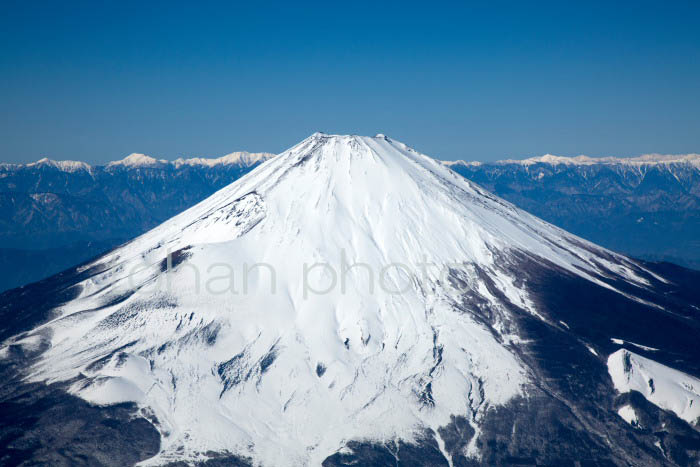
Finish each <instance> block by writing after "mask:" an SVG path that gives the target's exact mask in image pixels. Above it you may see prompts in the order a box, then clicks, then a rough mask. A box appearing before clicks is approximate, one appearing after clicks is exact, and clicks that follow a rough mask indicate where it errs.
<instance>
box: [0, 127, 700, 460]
mask: <svg viewBox="0 0 700 467" xmlns="http://www.w3.org/2000/svg"><path fill="white" fill-rule="evenodd" d="M698 281H700V273H696V272H692V271H689V270H685V269H683V268H680V267H676V266H672V265H669V264H653V263H644V262H640V261H636V260H633V259H630V258H627V257H625V256H622V255H619V254H616V253H613V252H611V251H608V250H606V249H603V248H601V247H598V246H596V245H594V244H591V243H589V242H587V241H585V240H582V239H580V238H578V237H575V236H573V235H571V234H568V233H567V232H565V231H563V230H561V229H559V228H556V227H554V226H552V225H550V224H548V223H546V222H544V221H542V220H540V219H538V218H536V217H534V216H532V215H530V214H528V213H526V212H524V211H522V210H520V209H518V208H516V207H514V206H513V205H511V204H510V203H507V202H505V201H503V200H501V199H499V198H497V197H495V196H493V195H491V194H490V193H488V192H487V191H485V190H483V189H481V188H480V187H478V186H476V185H475V184H473V183H471V182H469V181H467V180H465V179H464V178H462V177H461V176H459V175H457V174H455V173H454V172H452V171H451V170H450V169H449V168H447V167H445V166H444V165H442V164H441V163H439V162H437V161H435V160H433V159H431V158H429V157H427V156H425V155H422V154H419V153H417V152H416V151H414V150H412V149H411V148H409V147H407V146H406V145H404V144H402V143H399V142H397V141H395V140H392V139H390V138H388V137H385V136H383V135H377V136H376V137H362V136H344V135H326V134H321V133H317V134H314V135H312V136H310V137H309V138H307V139H305V140H304V141H302V142H301V143H299V144H297V145H296V146H294V147H292V148H291V149H289V150H287V151H285V152H284V153H282V154H280V155H279V156H278V157H275V158H272V159H270V160H268V161H266V162H265V163H263V164H262V165H260V166H259V167H258V168H256V169H255V170H253V171H252V172H250V173H249V174H247V175H246V176H244V177H243V178H241V179H240V180H238V181H236V182H235V183H233V184H231V185H229V186H227V187H226V188H224V189H222V190H220V191H218V192H217V193H215V194H214V195H212V196H211V197H209V198H207V199H206V200H204V201H202V202H201V203H199V204H197V205H195V206H194V207H192V208H190V209H188V210H187V211H185V212H183V213H182V214H180V215H178V216H176V217H174V218H172V219H170V220H169V221H167V222H165V223H163V224H161V225H160V226H158V227H156V228H155V229H153V230H151V231H149V232H147V233H146V234H144V235H142V236H140V237H138V238H136V239H134V240H133V241H131V242H128V243H126V244H124V245H123V246H121V247H119V248H117V249H115V250H113V251H112V252H110V253H109V254H107V255H105V256H103V257H101V258H99V259H97V260H94V261H91V262H89V263H86V264H84V265H81V266H79V267H76V268H74V269H71V270H68V271H66V272H64V273H62V274H59V275H57V276H54V277H52V278H49V279H46V280H44V281H41V282H39V283H36V284H32V285H30V286H27V287H24V288H21V289H16V290H12V291H9V292H6V293H4V294H3V295H2V296H0V297H1V298H2V301H1V302H0V303H1V304H2V305H1V306H2V309H0V316H1V317H2V322H3V324H2V325H1V326H2V327H0V338H1V339H3V345H2V348H1V350H0V364H1V365H2V366H1V370H2V374H3V376H4V383H2V391H1V392H0V396H1V397H2V404H3V408H4V410H5V414H6V415H3V416H2V417H3V419H2V422H3V424H4V425H5V426H6V427H8V428H5V429H4V430H5V431H4V432H3V433H4V435H5V436H4V437H0V438H1V439H3V441H2V443H3V445H2V446H0V448H1V449H2V453H1V454H0V457H2V456H5V459H9V460H14V461H17V462H21V461H24V460H29V461H32V460H33V461H41V460H46V459H49V460H52V461H54V462H59V461H60V462H64V461H65V462H70V460H74V461H75V460H76V459H83V460H85V459H87V460H92V461H95V462H105V463H109V462H110V459H111V461H113V462H117V458H116V457H111V458H110V457H109V456H110V452H111V451H110V449H111V450H113V451H117V450H119V451H123V450H129V449H131V453H132V457H129V458H124V459H121V458H120V460H119V462H121V461H123V462H137V461H141V462H142V463H143V464H145V465H152V464H167V463H170V462H176V461H185V462H193V463H196V462H207V461H209V462H214V461H217V460H219V461H222V462H223V461H226V462H229V463H234V464H240V465H249V464H250V465H258V464H259V465H266V466H268V465H269V466H277V465H295V466H296V465H319V464H322V463H323V464H324V465H346V464H349V463H355V464H358V465H398V464H401V465H453V466H456V465H482V464H483V465H494V464H508V463H520V464H556V465H562V464H564V465H566V464H567V463H570V465H574V464H573V462H574V461H582V462H584V463H585V462H589V463H590V464H592V465H664V464H668V465H674V464H676V465H685V464H688V465H692V464H693V463H697V461H698V453H699V451H698V449H700V433H699V432H698V419H697V417H698V416H699V415H700V412H698V409H699V408H700V395H699V394H700V380H698V379H697V377H698V376H700V348H699V347H700V345H699V344H698V342H700V321H699V320H698V315H699V313H700V310H699V309H698V305H700V294H699V292H698V291H697V284H698V283H699V282H698ZM694 285H695V286H694ZM632 342H634V343H635V344H632ZM60 407H64V408H70V410H68V409H66V410H62V411H61V410H58V409H57V408H60ZM118 410H122V411H124V413H122V412H117V411H118ZM32 411H33V412H34V415H32V417H33V418H32V420H33V421H32V422H31V423H30V422H27V420H26V419H25V418H23V417H27V416H28V415H22V414H27V413H30V412H32ZM47 411H53V412H52V415H51V417H48V416H46V415H45V414H46V413H47ZM132 414H138V415H139V417H136V418H134V417H133V416H132ZM95 417H98V418H100V419H102V418H103V419H104V420H106V421H105V422H104V423H102V424H100V425H99V426H97V425H96V424H94V423H93V424H91V423H92V422H91V421H90V420H94V419H95ZM49 418H51V419H52V420H58V419H60V420H63V422H62V423H70V422H71V421H72V422H73V423H78V422H80V423H83V425H82V426H84V427H85V428H84V431H83V433H84V432H86V431H87V432H89V433H92V434H93V435H94V436H83V437H80V436H78V435H77V434H76V435H75V437H74V438H71V437H70V434H66V433H62V434H56V433H55V430H52V429H51V426H50V423H53V422H50V421H49ZM88 419H89V420H88ZM86 420H88V421H86ZM146 420H148V422H146ZM107 421H109V423H107ZM137 421H138V422H140V424H136V422H137ZM110 424H111V425H110ZM100 430H102V431H100ZM110 430H111V431H110ZM103 432H104V435H103V436H98V435H96V433H103ZM132 432H133V433H140V434H139V435H133V436H132V437H131V438H130V437H129V436H131V435H130V433H132ZM148 433H150V435H147V434H148ZM49 434H51V436H54V438H53V441H51V442H54V443H56V439H58V440H59V441H60V443H63V444H62V446H64V450H63V451H61V452H57V450H56V449H53V448H52V447H51V446H50V445H48V444H49V442H50V441H47V440H48V439H50V436H49ZM148 436H151V437H152V442H150V444H149V443H148V442H146V441H142V442H141V444H140V445H139V444H138V443H134V442H133V439H134V438H138V439H140V440H145V439H151V438H148ZM130 440H131V441H130ZM60 443H59V444H60ZM27 446H29V447H27ZM91 446H92V449H91ZM95 446H97V448H95ZM129 446H132V447H131V448H130V447H129ZM120 455H121V454H120ZM80 456H82V457H80ZM99 456H103V457H99Z"/></svg>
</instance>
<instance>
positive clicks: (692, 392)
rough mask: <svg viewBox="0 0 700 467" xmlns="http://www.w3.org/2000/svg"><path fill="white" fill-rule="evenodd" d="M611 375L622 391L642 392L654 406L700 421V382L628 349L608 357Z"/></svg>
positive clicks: (684, 417)
mask: <svg viewBox="0 0 700 467" xmlns="http://www.w3.org/2000/svg"><path fill="white" fill-rule="evenodd" d="M608 373H610V377H611V378H612V380H613V384H614V385H615V389H617V390H618V391H619V392H623V393H624V392H629V391H638V392H640V393H641V394H642V395H644V397H646V398H647V400H648V401H649V402H651V403H652V404H654V405H656V406H658V407H661V408H662V409H665V410H670V411H671V412H674V413H675V414H676V415H678V417H679V418H682V419H683V420H685V421H687V422H688V423H692V424H695V425H696V426H697V425H698V423H699V421H700V380H699V379H697V378H695V377H694V376H690V375H688V374H685V373H683V372H682V371H678V370H676V369H673V368H670V367H667V366H666V365H662V364H661V363H658V362H655V361H654V360H650V359H648V358H645V357H642V356H641V355H637V354H635V353H634V352H630V351H629V350H626V349H620V350H618V351H617V352H614V353H612V354H611V355H610V356H609V357H608Z"/></svg>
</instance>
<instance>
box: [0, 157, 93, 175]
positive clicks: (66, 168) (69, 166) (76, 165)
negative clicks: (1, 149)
mask: <svg viewBox="0 0 700 467" xmlns="http://www.w3.org/2000/svg"><path fill="white" fill-rule="evenodd" d="M3 166H4V167H8V168H19V167H23V166H24V165H22V164H3ZM26 167H52V168H55V169H58V170H61V171H63V172H78V171H81V170H85V171H87V172H90V171H91V170H92V166H90V164H88V163H86V162H80V161H54V160H51V159H49V158H47V157H44V158H43V159H39V160H38V161H36V162H30V163H29V164H26Z"/></svg>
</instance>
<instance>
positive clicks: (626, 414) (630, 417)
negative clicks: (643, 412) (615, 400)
mask: <svg viewBox="0 0 700 467" xmlns="http://www.w3.org/2000/svg"><path fill="white" fill-rule="evenodd" d="M617 414H618V415H619V416H620V417H622V419H623V420H624V421H626V422H627V423H629V424H630V425H632V426H634V427H638V426H639V419H638V418H637V412H635V411H634V407H632V406H631V405H623V406H622V407H620V408H619V410H618V411H617Z"/></svg>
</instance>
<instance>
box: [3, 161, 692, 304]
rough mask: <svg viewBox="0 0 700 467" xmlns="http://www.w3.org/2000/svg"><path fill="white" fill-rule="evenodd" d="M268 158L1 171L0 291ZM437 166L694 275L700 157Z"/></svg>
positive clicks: (176, 208) (186, 203)
mask: <svg viewBox="0 0 700 467" xmlns="http://www.w3.org/2000/svg"><path fill="white" fill-rule="evenodd" d="M273 156H274V155H273V154H269V153H247V152H235V153H232V154H229V155H226V156H223V157H219V158H213V159H206V158H192V159H177V160H175V161H166V160H162V159H155V158H152V157H149V156H146V155H143V154H132V155H130V156H128V157H126V158H124V159H122V160H120V161H115V162H110V163H108V164H106V165H103V166H92V165H89V164H87V163H85V162H76V161H52V160H49V159H42V160H40V161H37V162H34V163H31V164H0V241H1V242H2V243H1V245H2V248H0V272H1V274H0V290H5V289H9V288H12V287H16V286H19V285H23V284H27V283H29V282H32V281H36V280H39V279H41V278H43V277H46V276H48V275H50V274H53V273H56V272H58V271H61V270H63V269H65V268H68V267H70V266H72V265H74V264H77V263H80V262H82V261H85V260H87V259H89V258H92V257H94V256H96V255H98V254H99V253H102V252H104V251H106V250H109V249H111V248H113V247H114V246H116V245H118V244H121V243H123V242H125V241H127V240H129V239H131V238H133V237H135V236H137V235H140V234H142V233H144V232H145V231H147V230H149V229H150V228H152V227H154V226H156V225H158V224H160V223H161V222H163V221H165V220H166V219H169V218H170V217H172V216H173V215H175V214H177V213H179V212H181V211H183V210H184V209H186V208H188V207H190V206H192V205H194V204H195V203H197V202H198V201H201V200H203V199H204V198H206V197H208V196H209V195H211V194H212V193H214V192H215V191H217V190H219V189H221V188H223V187H225V186H226V185H228V184H229V183H231V182H233V181H234V180H236V179H238V178H240V177H241V176H242V175H244V174H246V173H247V172H249V171H250V170H252V169H253V168H254V167H256V166H257V165H259V164H260V163H262V162H264V161H265V160H267V159H269V158H271V157H273ZM444 164H446V165H448V166H449V167H451V168H452V169H453V170H454V171H456V172H457V173H459V174H461V175H463V176H464V177H466V178H468V179H470V180H472V181H475V182H476V183H478V184H480V185H481V186H483V187H484V188H486V189H488V190H489V191H492V192H493V193H495V194H497V195H498V196H501V197H503V198H505V199H507V200H508V201H511V202H512V203H514V204H516V205H517V206H519V207H521V208H523V209H525V210H527V211H530V212H531V213H533V214H535V215H537V216H539V217H541V218H542V219H544V220H546V221H549V222H552V223H554V224H555V225H558V226H560V227H562V228H564V229H566V230H568V231H570V232H572V233H574V234H577V235H580V236H582V237H584V238H586V239H589V240H591V241H594V242H596V243H598V244H600V245H603V246H605V247H608V248H611V249H614V250H617V251H620V252H623V253H627V254H630V255H632V256H637V257H641V258H645V259H654V260H668V261H671V262H675V263H678V264H681V265H685V266H689V267H695V268H700V155H696V154H689V155H679V156H663V155H645V156H641V157H637V158H629V159H623V158H589V157H586V156H579V157H558V156H551V155H545V156H541V157H535V158H530V159H525V160H505V161H499V162H491V163H482V162H465V161H457V162H444Z"/></svg>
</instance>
